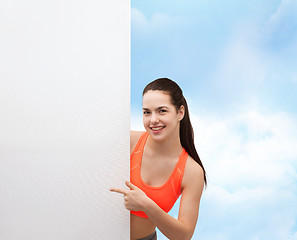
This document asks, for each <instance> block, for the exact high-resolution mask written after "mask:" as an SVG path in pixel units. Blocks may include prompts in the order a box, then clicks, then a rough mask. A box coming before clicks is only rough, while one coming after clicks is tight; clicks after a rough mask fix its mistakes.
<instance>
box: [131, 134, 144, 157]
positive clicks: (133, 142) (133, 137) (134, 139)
mask: <svg viewBox="0 0 297 240" xmlns="http://www.w3.org/2000/svg"><path fill="white" fill-rule="evenodd" d="M143 133H144V131H130V154H131V153H132V152H133V150H134V148H135V146H136V144H137V142H138V140H139V138H140V136H141V135H142V134H143Z"/></svg>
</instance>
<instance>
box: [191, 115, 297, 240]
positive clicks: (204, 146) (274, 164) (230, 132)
mask: <svg viewBox="0 0 297 240" xmlns="http://www.w3.org/2000/svg"><path fill="white" fill-rule="evenodd" d="M191 118H192V122H193V126H194V129H196V132H195V136H196V145H197V147H198V152H199V154H200V157H201V159H202V162H203V164H204V165H205V168H206V171H207V174H208V181H209V186H208V188H207V190H206V191H205V193H204V195H203V200H202V201H203V204H202V215H203V216H201V218H203V219H204V220H202V223H200V224H202V226H201V227H202V228H203V226H204V224H209V223H211V222H212V224H214V226H213V227H215V228H216V234H218V233H222V234H223V236H228V238H227V239H236V237H237V239H238V237H239V236H240V235H237V233H238V234H243V235H244V236H245V237H244V238H241V239H275V240H277V239H278V240H280V239H287V238H288V236H289V235H290V234H292V232H291V231H292V228H293V227H294V224H295V219H296V218H297V208H296V206H295V205H296V204H295V203H296V201H297V195H296V194H297V174H296V172H297V164H296V163H295V162H296V159H297V148H296V142H297V129H296V120H295V119H294V117H292V116H290V115H288V114H287V113H283V112H281V113H274V114H270V115H267V114H263V113H261V112H258V111H248V112H242V113H241V114H238V115H233V116H232V115H231V116H230V115H229V116H228V117H225V118H222V119H216V118H214V117H207V116H196V115H195V114H191ZM230 226H232V229H230ZM209 229H213V228H212V227H211V226H210V227H209ZM216 234H214V233H210V232H208V231H207V230H205V232H204V233H203V234H202V235H204V237H201V239H220V238H216V237H215V236H217V235H216ZM231 236H233V238H232V237H231Z"/></svg>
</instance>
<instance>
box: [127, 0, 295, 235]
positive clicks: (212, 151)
mask: <svg viewBox="0 0 297 240" xmlns="http://www.w3.org/2000/svg"><path fill="white" fill-rule="evenodd" d="M131 5H132V9H131V21H132V25H131V32H132V34H131V41H132V45H131V51H132V54H131V60H132V61H131V77H132V80H131V128H132V129H142V125H141V124H142V123H141V121H142V119H141V117H142V115H141V92H142V89H143V88H144V86H145V85H146V84H147V83H148V82H150V81H152V80H154V79H155V78H158V77H169V78H171V79H173V80H175V81H176V82H178V83H179V85H180V86H181V87H182V89H183V91H184V95H185V96H186V98H187V100H188V103H189V107H190V114H191V120H192V123H193V126H194V131H195V141H196V146H197V149H198V152H199V154H200V157H201V159H202V161H203V163H204V165H205V167H206V170H207V174H208V180H209V186H208V188H207V189H206V191H205V192H204V193H203V196H202V200H201V207H200V215H199V220H198V224H197V227H196V231H195V234H194V237H193V239H201V240H209V239H211V240H225V239H226V240H233V239H234V240H235V239H236V240H238V239H241V240H245V239H246V240H258V239H259V240H260V239H261V240H263V239H264V240H266V239H269V240H274V239H275V240H296V239H297V207H296V206H297V204H296V202H297V124H296V123H297V121H296V120H297V107H296V105H297V94H296V93H297V67H296V66H297V14H296V13H297V0H283V1H275V0H269V1H268V0H265V1H255V0H251V1H231V0H227V1H209V0H208V1H205V0H203V1H200V0H185V1H168V0H164V1H162V0H161V1H160V0H159V1H156V0H150V1H148V0H142V1H136V0H134V1H132V2H131ZM177 211H178V203H177V204H176V206H175V207H174V209H173V210H172V211H171V214H172V215H173V216H177ZM159 237H160V239H166V238H163V237H162V236H161V235H160V234H159Z"/></svg>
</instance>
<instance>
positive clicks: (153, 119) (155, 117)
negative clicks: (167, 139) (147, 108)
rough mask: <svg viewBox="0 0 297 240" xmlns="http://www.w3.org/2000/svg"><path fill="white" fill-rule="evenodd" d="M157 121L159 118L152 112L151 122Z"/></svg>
mask: <svg viewBox="0 0 297 240" xmlns="http://www.w3.org/2000/svg"><path fill="white" fill-rule="evenodd" d="M158 122H159V118H158V116H157V115H156V114H152V117H151V123H153V124H156V123H158Z"/></svg>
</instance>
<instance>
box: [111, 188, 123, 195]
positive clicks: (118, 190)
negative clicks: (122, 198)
mask: <svg viewBox="0 0 297 240" xmlns="http://www.w3.org/2000/svg"><path fill="white" fill-rule="evenodd" d="M109 191H111V192H117V193H121V194H124V195H126V194H127V190H125V189H121V188H110V189H109Z"/></svg>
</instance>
